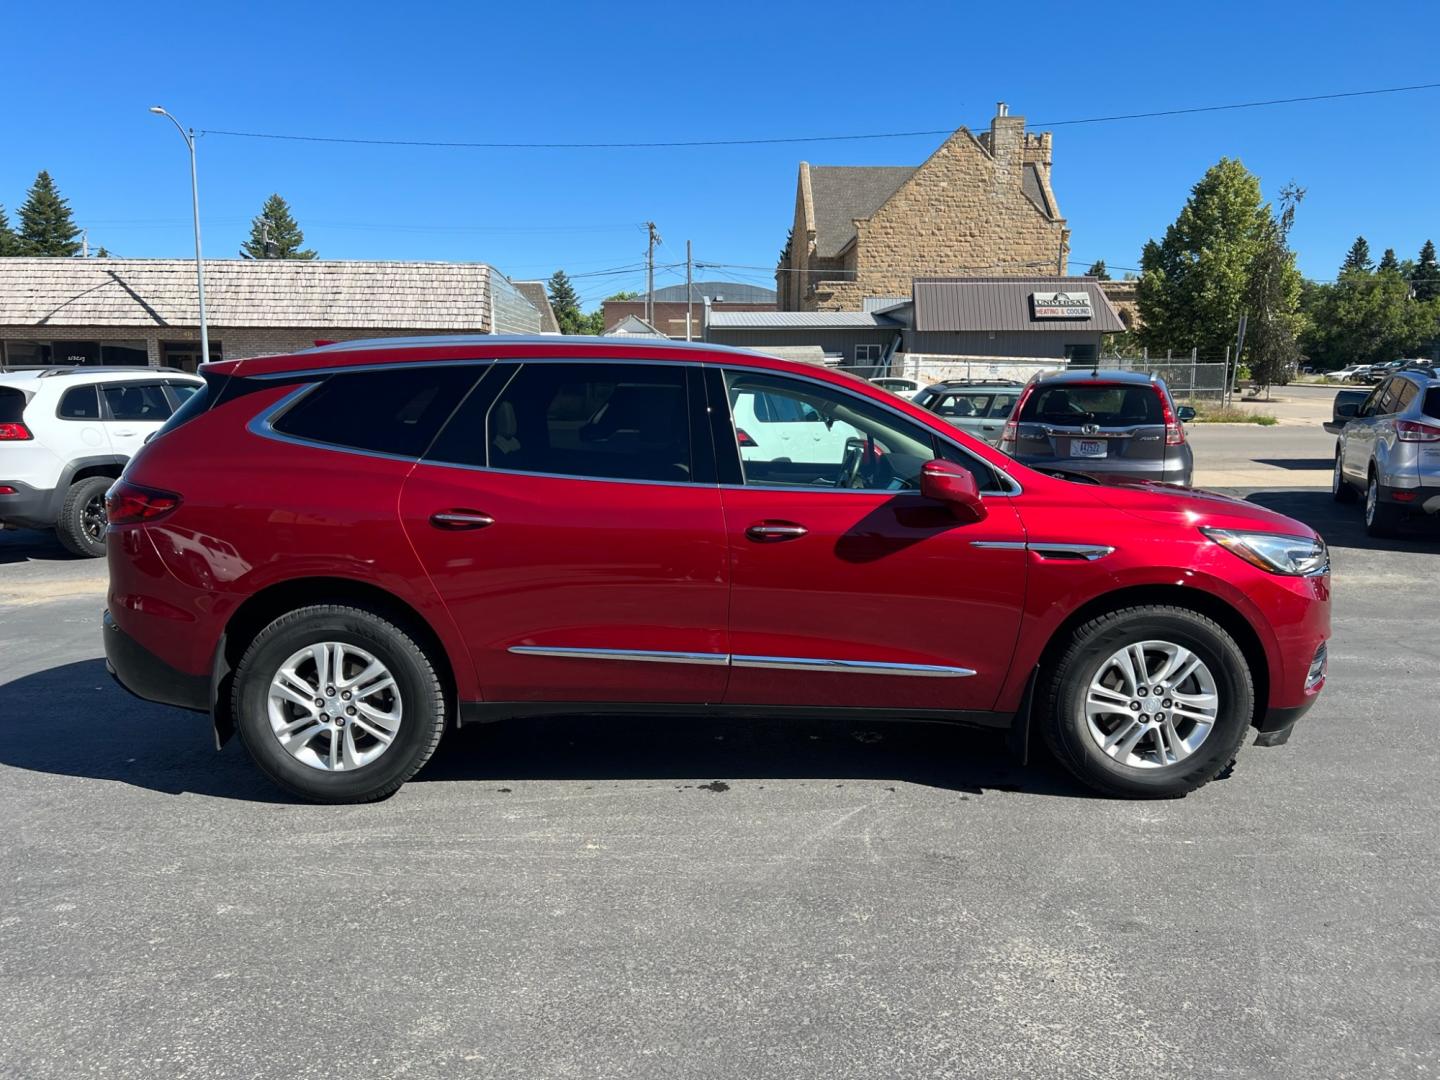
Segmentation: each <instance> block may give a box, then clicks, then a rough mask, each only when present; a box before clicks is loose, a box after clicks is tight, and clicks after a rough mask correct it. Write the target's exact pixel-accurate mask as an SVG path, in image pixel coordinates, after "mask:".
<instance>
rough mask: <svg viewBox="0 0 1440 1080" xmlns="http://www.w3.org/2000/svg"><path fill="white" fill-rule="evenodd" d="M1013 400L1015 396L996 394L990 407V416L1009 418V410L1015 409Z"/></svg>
mask: <svg viewBox="0 0 1440 1080" xmlns="http://www.w3.org/2000/svg"><path fill="white" fill-rule="evenodd" d="M1015 398H1016V395H1015V394H996V395H995V400H994V401H993V402H992V403H991V405H990V415H991V416H1009V415H1010V410H1011V409H1013V408H1015Z"/></svg>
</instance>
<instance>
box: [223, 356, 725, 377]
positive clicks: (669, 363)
mask: <svg viewBox="0 0 1440 1080" xmlns="http://www.w3.org/2000/svg"><path fill="white" fill-rule="evenodd" d="M241 362H242V363H243V361H241ZM457 364H481V365H489V364H516V365H520V364H663V365H665V366H666V367H703V366H705V365H704V364H703V363H702V362H701V361H699V360H656V359H652V358H648V357H639V356H616V357H596V356H584V357H582V356H488V357H481V356H476V357H465V358H456V359H453V360H391V361H389V362H387V363H377V364H335V365H333V366H331V367H318V368H297V369H295V370H294V371H268V372H265V373H264V374H259V375H246V374H245V372H244V371H243V370H241V371H237V372H236V375H237V376H238V377H241V378H247V379H257V380H259V379H264V380H266V381H274V380H280V379H305V378H314V377H318V376H324V375H340V374H344V373H347V372H351V371H394V370H395V369H396V368H427V367H451V366H454V365H457Z"/></svg>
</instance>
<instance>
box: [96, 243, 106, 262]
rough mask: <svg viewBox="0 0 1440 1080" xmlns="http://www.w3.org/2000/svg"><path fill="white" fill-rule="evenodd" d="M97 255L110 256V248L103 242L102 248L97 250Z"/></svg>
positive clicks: (101, 256) (99, 256)
mask: <svg viewBox="0 0 1440 1080" xmlns="http://www.w3.org/2000/svg"><path fill="white" fill-rule="evenodd" d="M95 257H96V258H97V259H108V258H110V250H109V249H108V248H107V247H106V246H105V245H104V244H101V245H100V250H99V251H97V252H95Z"/></svg>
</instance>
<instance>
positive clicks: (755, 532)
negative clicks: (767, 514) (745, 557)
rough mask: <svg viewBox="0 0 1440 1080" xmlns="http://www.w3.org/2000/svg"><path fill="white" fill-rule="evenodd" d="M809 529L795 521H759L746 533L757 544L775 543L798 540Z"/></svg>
mask: <svg viewBox="0 0 1440 1080" xmlns="http://www.w3.org/2000/svg"><path fill="white" fill-rule="evenodd" d="M807 532H809V530H808V529H806V528H805V526H804V525H799V524H797V523H796V522H793V521H757V522H755V524H754V525H751V526H750V527H749V528H748V529H746V530H745V535H746V536H748V537H749V538H750V539H751V540H754V541H755V542H756V543H757V544H773V543H778V542H779V541H781V540H798V539H800V537H802V536H804V535H805V534H806V533H807Z"/></svg>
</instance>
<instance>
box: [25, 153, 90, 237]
mask: <svg viewBox="0 0 1440 1080" xmlns="http://www.w3.org/2000/svg"><path fill="white" fill-rule="evenodd" d="M79 236H80V229H79V228H78V227H77V226H76V224H75V221H74V219H73V218H72V217H71V216H70V204H69V203H68V202H66V201H65V200H64V199H62V198H61V197H60V191H59V189H58V188H56V186H55V181H54V180H52V179H50V174H49V173H48V172H45V171H44V170H41V172H40V174H39V175H38V176H36V177H35V183H34V184H32V185H31V186H30V191H29V192H28V193H27V194H26V196H25V205H23V206H22V207H20V229H19V240H20V244H19V246H20V251H19V254H21V255H53V256H61V257H66V258H68V257H69V256H72V255H78V254H80V240H79Z"/></svg>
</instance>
